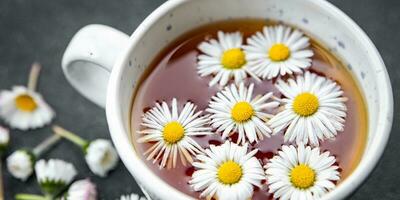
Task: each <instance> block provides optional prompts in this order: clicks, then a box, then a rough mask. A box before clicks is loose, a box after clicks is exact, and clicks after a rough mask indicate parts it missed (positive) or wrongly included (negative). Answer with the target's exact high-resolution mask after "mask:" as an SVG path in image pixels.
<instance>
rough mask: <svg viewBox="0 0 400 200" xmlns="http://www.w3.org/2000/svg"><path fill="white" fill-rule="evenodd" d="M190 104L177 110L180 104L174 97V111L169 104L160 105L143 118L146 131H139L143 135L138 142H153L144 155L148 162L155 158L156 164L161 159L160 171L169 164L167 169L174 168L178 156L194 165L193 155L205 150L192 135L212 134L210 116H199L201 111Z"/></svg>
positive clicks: (172, 106)
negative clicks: (209, 125)
mask: <svg viewBox="0 0 400 200" xmlns="http://www.w3.org/2000/svg"><path fill="white" fill-rule="evenodd" d="M196 109H197V107H196V106H195V105H194V104H193V103H190V102H187V103H186V104H185V105H184V106H183V109H182V110H181V111H180V112H179V111H178V103H177V100H176V99H175V98H174V99H173V100H172V105H171V108H169V107H168V105H167V103H166V102H162V103H161V104H159V103H157V104H156V106H155V107H153V108H152V109H151V110H149V111H148V112H146V113H145V114H144V115H143V118H142V121H143V122H142V126H144V127H145V129H144V130H140V131H138V133H139V134H140V135H143V136H142V137H141V138H139V139H138V142H139V143H143V142H154V145H153V146H152V147H151V148H149V149H148V150H147V151H146V152H145V153H144V154H145V155H148V156H147V160H150V159H153V158H154V160H153V163H156V162H157V161H158V160H159V159H160V160H161V163H160V168H163V167H165V166H166V165H167V167H168V168H171V166H172V167H175V166H176V162H177V157H178V154H179V157H180V160H181V163H182V164H183V165H186V161H188V162H189V163H191V162H193V159H192V157H191V156H192V155H196V154H198V153H201V152H202V151H203V148H202V147H201V146H200V145H199V144H197V142H196V141H195V140H193V139H192V136H200V135H210V134H213V133H212V132H211V128H210V127H208V126H207V124H208V122H209V120H208V116H200V115H201V113H202V111H197V112H196Z"/></svg>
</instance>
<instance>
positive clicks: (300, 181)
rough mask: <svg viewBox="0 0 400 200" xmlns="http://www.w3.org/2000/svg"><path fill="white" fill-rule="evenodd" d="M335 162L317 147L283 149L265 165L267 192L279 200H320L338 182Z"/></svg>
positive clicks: (333, 158) (288, 147)
mask: <svg viewBox="0 0 400 200" xmlns="http://www.w3.org/2000/svg"><path fill="white" fill-rule="evenodd" d="M335 162H336V159H335V157H334V156H330V155H329V152H324V153H322V154H321V152H320V149H319V148H318V147H316V148H311V147H310V146H307V147H304V145H303V144H300V145H299V146H298V147H297V148H296V147H294V146H292V145H291V146H282V150H281V151H279V152H278V155H276V156H274V157H273V158H272V159H271V160H270V161H269V163H268V164H266V166H265V168H266V175H267V183H268V185H269V192H270V193H273V194H274V198H276V199H278V198H279V199H281V200H289V199H290V200H302V199H307V200H313V199H319V198H320V197H321V196H323V195H324V194H325V193H327V192H328V191H330V190H332V189H333V188H335V183H334V182H335V181H338V180H339V179H340V177H339V172H338V166H336V165H335Z"/></svg>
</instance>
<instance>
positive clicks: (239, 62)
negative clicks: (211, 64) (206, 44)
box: [221, 48, 246, 69]
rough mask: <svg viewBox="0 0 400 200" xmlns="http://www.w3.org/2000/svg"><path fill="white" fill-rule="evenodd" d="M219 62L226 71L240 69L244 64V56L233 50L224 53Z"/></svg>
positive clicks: (241, 52) (237, 50) (236, 49)
mask: <svg viewBox="0 0 400 200" xmlns="http://www.w3.org/2000/svg"><path fill="white" fill-rule="evenodd" d="M221 62H222V65H223V66H224V68H226V69H240V68H241V67H243V65H244V64H246V56H245V54H244V52H243V51H242V50H241V49H239V48H233V49H229V50H227V51H225V52H224V54H223V55H222V58H221Z"/></svg>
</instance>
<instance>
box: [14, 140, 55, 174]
mask: <svg viewBox="0 0 400 200" xmlns="http://www.w3.org/2000/svg"><path fill="white" fill-rule="evenodd" d="M59 140H60V136H58V135H53V136H51V137H49V138H47V139H46V140H44V141H43V142H41V143H40V144H39V145H37V146H36V147H35V148H34V149H32V150H31V149H19V150H17V151H15V152H13V153H12V154H11V155H10V156H8V158H7V169H8V171H9V172H10V174H11V175H12V176H13V177H14V178H17V179H20V180H21V181H26V180H27V179H28V178H29V177H30V176H31V175H32V173H33V166H34V165H35V162H36V159H38V158H39V157H40V156H41V155H42V154H43V153H44V152H46V151H47V150H48V149H49V148H50V147H52V146H53V145H55V144H56V143H57V142H58V141H59Z"/></svg>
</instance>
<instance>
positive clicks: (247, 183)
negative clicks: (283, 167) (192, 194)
mask: <svg viewBox="0 0 400 200" xmlns="http://www.w3.org/2000/svg"><path fill="white" fill-rule="evenodd" d="M247 149H248V143H245V144H244V145H243V146H239V145H237V144H234V143H232V142H229V141H226V142H225V143H224V144H222V145H220V146H214V145H210V148H209V149H206V150H205V154H199V155H197V156H196V158H197V159H198V161H196V162H194V163H193V166H194V167H195V168H197V169H196V171H195V172H194V173H193V175H192V179H191V180H190V181H189V184H190V185H191V187H192V188H193V189H194V190H195V191H201V195H200V196H201V197H202V198H204V197H206V198H207V199H211V198H212V197H214V198H216V199H219V200H243V199H249V198H251V196H252V195H253V187H254V186H256V187H261V181H262V180H264V179H265V175H264V170H263V168H262V166H261V164H260V162H259V161H258V160H257V158H256V157H254V155H255V154H256V153H257V149H255V150H252V151H251V152H249V153H247Z"/></svg>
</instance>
